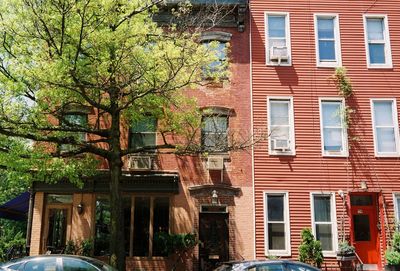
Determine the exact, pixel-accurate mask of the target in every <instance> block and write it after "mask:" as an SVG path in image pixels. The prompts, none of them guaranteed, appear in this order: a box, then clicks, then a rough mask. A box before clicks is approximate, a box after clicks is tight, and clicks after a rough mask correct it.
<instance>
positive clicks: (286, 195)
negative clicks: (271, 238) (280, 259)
mask: <svg viewBox="0 0 400 271" xmlns="http://www.w3.org/2000/svg"><path fill="white" fill-rule="evenodd" d="M267 195H283V196H284V200H283V204H284V206H283V207H284V208H283V210H284V214H283V216H284V219H285V221H284V223H285V233H286V234H285V247H286V249H285V250H272V249H271V250H270V249H268V215H267V210H268V209H267V198H266V196H267ZM263 196H264V248H265V255H266V256H291V255H292V254H291V253H292V252H291V247H290V215H289V214H290V209H289V193H288V192H285V191H264V193H263Z"/></svg>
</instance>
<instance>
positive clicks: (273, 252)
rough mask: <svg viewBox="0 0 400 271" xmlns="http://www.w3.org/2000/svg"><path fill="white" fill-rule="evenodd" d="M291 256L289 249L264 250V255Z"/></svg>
mask: <svg viewBox="0 0 400 271" xmlns="http://www.w3.org/2000/svg"><path fill="white" fill-rule="evenodd" d="M272 255H273V256H292V253H291V252H290V251H279V250H269V251H266V252H265V257H268V256H272Z"/></svg>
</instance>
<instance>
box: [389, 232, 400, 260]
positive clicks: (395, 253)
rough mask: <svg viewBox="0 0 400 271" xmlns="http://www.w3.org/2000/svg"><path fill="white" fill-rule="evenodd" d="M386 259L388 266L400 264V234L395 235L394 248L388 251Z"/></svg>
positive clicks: (395, 233)
mask: <svg viewBox="0 0 400 271" xmlns="http://www.w3.org/2000/svg"><path fill="white" fill-rule="evenodd" d="M385 258H386V263H387V264H388V265H398V264H400V232H398V231H395V232H394V233H393V239H392V247H391V248H389V249H387V250H386V252H385Z"/></svg>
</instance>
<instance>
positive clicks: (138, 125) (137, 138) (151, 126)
mask: <svg viewBox="0 0 400 271" xmlns="http://www.w3.org/2000/svg"><path fill="white" fill-rule="evenodd" d="M156 130H157V119H156V118H154V117H150V116H149V117H145V118H144V119H140V120H137V121H135V122H133V123H132V125H131V128H130V130H129V131H130V134H129V147H130V148H132V149H140V148H145V147H154V146H156V140H157V138H156V134H157V133H156Z"/></svg>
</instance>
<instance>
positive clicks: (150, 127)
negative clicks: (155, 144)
mask: <svg viewBox="0 0 400 271" xmlns="http://www.w3.org/2000/svg"><path fill="white" fill-rule="evenodd" d="M156 127H157V120H156V118H154V117H145V118H143V119H140V120H137V121H134V122H133V123H132V127H131V131H132V132H136V133H143V132H155V131H156Z"/></svg>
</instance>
